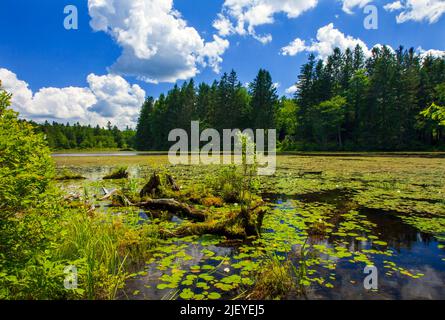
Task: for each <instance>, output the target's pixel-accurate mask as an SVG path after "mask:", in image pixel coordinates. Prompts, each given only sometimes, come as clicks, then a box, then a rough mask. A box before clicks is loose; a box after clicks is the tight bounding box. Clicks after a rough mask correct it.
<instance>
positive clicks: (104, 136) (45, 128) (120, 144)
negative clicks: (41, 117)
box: [34, 122, 136, 150]
mask: <svg viewBox="0 0 445 320" xmlns="http://www.w3.org/2000/svg"><path fill="white" fill-rule="evenodd" d="M34 125H35V127H36V129H37V131H38V132H42V133H44V134H45V136H46V140H47V142H48V145H49V147H50V148H51V149H52V150H64V149H116V148H120V149H129V148H132V147H133V146H134V137H135V134H136V132H135V131H134V130H132V129H129V128H127V129H126V130H119V129H118V128H117V127H116V126H112V125H111V123H110V122H109V123H108V125H107V127H106V128H101V127H99V126H96V127H91V126H84V125H80V124H79V123H75V124H73V125H70V124H69V123H67V124H60V123H56V122H53V123H49V122H45V123H44V124H35V123H34Z"/></svg>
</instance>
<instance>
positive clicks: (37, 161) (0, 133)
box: [0, 89, 55, 218]
mask: <svg viewBox="0 0 445 320" xmlns="http://www.w3.org/2000/svg"><path fill="white" fill-rule="evenodd" d="M10 99H11V95H9V94H7V93H6V92H5V91H3V90H1V89H0V209H1V211H0V212H1V213H0V215H1V216H0V217H1V218H4V217H5V215H9V214H11V213H12V212H11V209H13V210H14V211H15V212H17V211H20V210H22V209H23V208H26V207H30V206H33V205H35V203H36V202H37V201H40V200H41V194H42V193H44V192H45V190H46V189H47V188H48V186H49V185H50V183H51V181H52V178H53V177H54V171H55V170H54V166H53V162H52V159H51V153H50V150H49V148H48V146H47V143H46V141H45V138H44V136H43V135H42V134H35V133H34V131H33V126H32V125H30V124H28V123H26V122H24V121H20V120H18V118H17V116H18V114H17V113H16V112H14V111H13V110H11V109H8V107H9V106H10Z"/></svg>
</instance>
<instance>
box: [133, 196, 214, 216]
mask: <svg viewBox="0 0 445 320" xmlns="http://www.w3.org/2000/svg"><path fill="white" fill-rule="evenodd" d="M135 206H137V207H140V208H144V209H150V210H160V211H168V212H170V213H173V214H176V215H178V216H180V217H185V218H190V219H192V220H196V221H205V219H206V217H207V215H206V214H205V213H204V212H202V211H200V210H196V209H193V208H191V207H190V206H188V205H187V204H185V203H181V202H178V201H176V200H174V199H149V200H147V201H144V202H141V203H137V204H135Z"/></svg>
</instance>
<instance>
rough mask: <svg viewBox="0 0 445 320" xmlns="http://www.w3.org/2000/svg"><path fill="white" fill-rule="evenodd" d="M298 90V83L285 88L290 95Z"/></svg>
mask: <svg viewBox="0 0 445 320" xmlns="http://www.w3.org/2000/svg"><path fill="white" fill-rule="evenodd" d="M297 91H298V87H297V85H296V84H294V85H293V86H290V87H289V88H287V89H286V90H285V92H286V94H288V95H293V94H294V93H295V92H297Z"/></svg>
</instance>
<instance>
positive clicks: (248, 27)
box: [213, 0, 318, 43]
mask: <svg viewBox="0 0 445 320" xmlns="http://www.w3.org/2000/svg"><path fill="white" fill-rule="evenodd" d="M317 3H318V0H225V1H224V4H223V9H222V12H221V13H220V14H219V15H218V18H217V19H216V20H215V21H214V23H213V26H214V27H215V28H216V29H217V30H218V32H219V35H220V36H228V35H230V34H239V35H250V36H253V37H254V38H255V39H257V40H258V41H260V42H262V43H268V42H270V41H272V35H270V34H264V35H259V34H257V32H256V30H255V28H256V27H258V26H261V25H266V24H272V23H274V16H275V15H276V14H278V13H284V14H286V16H287V17H288V18H290V19H291V18H297V17H298V16H300V15H301V14H302V13H304V12H305V11H308V10H310V9H313V8H315V7H316V6H317Z"/></svg>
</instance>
